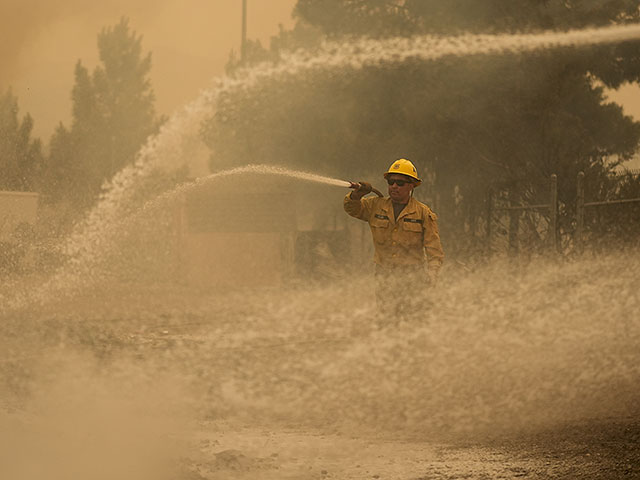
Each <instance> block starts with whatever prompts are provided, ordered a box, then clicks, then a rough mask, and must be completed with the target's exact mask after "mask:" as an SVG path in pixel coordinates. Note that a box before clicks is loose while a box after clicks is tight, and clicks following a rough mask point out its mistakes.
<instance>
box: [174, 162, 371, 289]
mask: <svg viewBox="0 0 640 480" xmlns="http://www.w3.org/2000/svg"><path fill="white" fill-rule="evenodd" d="M212 180H213V181H211V182H210V183H207V182H203V183H202V185H200V186H198V187H197V188H195V189H193V190H192V191H190V192H189V193H188V194H187V195H186V197H185V198H184V203H183V205H182V209H181V214H180V215H179V220H178V222H179V224H180V225H179V231H180V235H179V237H180V239H179V247H178V249H179V253H178V254H179V256H180V257H181V258H180V263H181V265H182V266H183V269H184V274H185V276H186V277H187V279H188V281H189V282H190V283H195V284H198V285H212V286H224V285H227V286H232V287H253V286H269V285H271V286H278V285H282V284H284V283H287V282H288V281H289V280H291V279H299V278H309V277H315V278H321V279H322V278H327V277H332V276H336V275H339V274H341V273H342V272H344V271H346V266H347V263H348V261H349V259H350V257H351V254H352V250H353V238H356V240H357V239H359V238H361V237H362V235H361V234H360V233H357V234H356V235H355V236H354V235H351V233H352V229H353V226H354V225H355V223H363V226H366V225H364V222H357V221H356V222H349V220H353V219H351V218H350V217H348V216H347V215H346V213H345V212H344V210H343V208H342V198H343V196H344V194H345V193H347V191H346V189H345V190H344V191H341V190H340V188H339V187H338V188H336V187H335V186H331V185H324V184H318V183H311V182H308V181H296V180H293V179H290V178H288V177H279V176H273V175H257V174H251V175H243V176H237V177H236V176H233V177H224V178H221V179H212ZM350 225H351V227H350ZM358 227H359V226H358Z"/></svg>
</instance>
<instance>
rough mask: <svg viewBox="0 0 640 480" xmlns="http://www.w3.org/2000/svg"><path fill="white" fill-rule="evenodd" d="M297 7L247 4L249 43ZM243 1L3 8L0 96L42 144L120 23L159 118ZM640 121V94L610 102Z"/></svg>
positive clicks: (43, 3)
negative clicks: (134, 39) (148, 61)
mask: <svg viewBox="0 0 640 480" xmlns="http://www.w3.org/2000/svg"><path fill="white" fill-rule="evenodd" d="M295 3H296V0H248V13H249V15H248V22H247V23H248V36H249V38H253V39H255V38H258V39H260V40H261V41H262V43H263V45H265V46H267V45H268V41H269V39H270V37H271V36H272V35H275V34H276V33H277V32H278V25H279V24H282V25H283V26H284V27H285V28H289V27H291V26H292V24H293V20H292V18H291V11H292V10H293V6H294V5H295ZM241 10H242V0H181V1H177V0H0V72H1V73H0V92H4V91H5V89H6V88H7V87H8V86H11V87H12V88H13V92H14V93H15V94H16V95H17V96H18V102H19V108H20V115H21V116H22V115H24V114H25V113H26V112H29V113H31V115H32V116H33V117H34V119H35V135H36V136H40V137H41V138H42V140H43V141H44V142H45V144H46V143H47V142H48V140H49V136H50V135H51V133H52V132H53V129H54V128H55V125H57V123H58V122H59V121H63V122H64V123H65V124H67V125H68V123H69V119H70V116H71V102H70V95H71V88H72V86H73V69H74V66H75V63H76V62H77V61H78V59H81V60H82V62H83V64H84V65H85V66H87V67H89V69H90V70H92V69H93V67H94V66H95V65H96V64H97V61H98V58H97V56H98V55H97V53H98V52H97V46H96V39H97V34H98V32H99V31H100V30H101V29H102V28H103V27H105V26H111V25H114V24H116V23H117V22H118V21H119V19H120V18H121V17H122V16H126V17H128V18H129V20H130V27H131V28H132V29H133V30H135V31H136V32H137V33H138V34H140V35H142V36H143V41H142V45H143V49H144V51H145V52H149V51H150V52H152V55H153V68H152V72H151V78H152V85H153V88H154V90H155V93H156V108H157V110H158V112H159V113H163V114H170V113H171V112H173V111H174V110H175V109H176V108H178V107H179V106H181V105H182V104H184V103H186V102H188V101H190V100H192V99H194V98H195V97H196V96H197V94H198V91H199V90H200V89H202V88H205V87H206V86H207V85H208V84H209V81H210V79H211V78H212V77H214V76H216V75H220V74H222V73H223V71H224V65H225V63H226V61H227V59H228V56H229V52H230V51H231V50H232V49H235V50H236V51H238V50H239V44H240V29H241ZM610 98H611V99H612V100H615V101H618V102H621V103H623V104H624V107H625V111H626V112H627V113H628V114H630V115H633V116H634V117H635V118H636V119H640V89H639V88H638V87H637V86H627V87H625V88H623V89H621V91H620V92H613V93H612V94H611V95H610Z"/></svg>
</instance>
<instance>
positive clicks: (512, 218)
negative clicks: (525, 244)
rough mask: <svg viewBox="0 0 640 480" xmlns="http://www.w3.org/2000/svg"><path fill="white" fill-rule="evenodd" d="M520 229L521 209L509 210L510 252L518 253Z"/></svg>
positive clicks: (514, 254)
mask: <svg viewBox="0 0 640 480" xmlns="http://www.w3.org/2000/svg"><path fill="white" fill-rule="evenodd" d="M518 230H520V211H519V210H511V211H510V212H509V254H510V255H512V256H514V257H515V256H516V255H518V250H519V248H518V247H519V245H518Z"/></svg>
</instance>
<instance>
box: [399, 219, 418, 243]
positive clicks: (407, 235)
mask: <svg viewBox="0 0 640 480" xmlns="http://www.w3.org/2000/svg"><path fill="white" fill-rule="evenodd" d="M401 242H402V243H403V244H405V245H411V246H413V245H420V244H421V243H422V220H420V219H414V218H404V219H403V221H402V238H401Z"/></svg>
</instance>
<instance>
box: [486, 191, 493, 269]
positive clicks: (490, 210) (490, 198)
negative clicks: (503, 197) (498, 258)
mask: <svg viewBox="0 0 640 480" xmlns="http://www.w3.org/2000/svg"><path fill="white" fill-rule="evenodd" d="M492 223H493V190H492V189H491V188H490V189H489V191H488V192H487V240H486V241H487V252H486V254H487V257H490V256H491V224H492Z"/></svg>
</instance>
